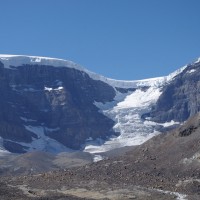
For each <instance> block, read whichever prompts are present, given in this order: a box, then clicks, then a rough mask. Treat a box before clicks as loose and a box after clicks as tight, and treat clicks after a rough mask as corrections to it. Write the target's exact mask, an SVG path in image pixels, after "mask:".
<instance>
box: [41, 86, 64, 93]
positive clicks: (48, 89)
mask: <svg viewBox="0 0 200 200" xmlns="http://www.w3.org/2000/svg"><path fill="white" fill-rule="evenodd" d="M44 90H46V91H49V92H51V91H59V90H63V87H62V86H60V87H58V88H49V87H44Z"/></svg>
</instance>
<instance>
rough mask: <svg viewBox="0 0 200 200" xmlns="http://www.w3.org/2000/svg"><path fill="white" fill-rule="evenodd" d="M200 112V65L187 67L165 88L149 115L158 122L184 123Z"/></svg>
mask: <svg viewBox="0 0 200 200" xmlns="http://www.w3.org/2000/svg"><path fill="white" fill-rule="evenodd" d="M199 111H200V63H199V62H196V63H194V64H190V65H188V66H187V68H186V69H185V70H183V72H182V73H180V74H178V75H177V76H176V77H175V78H174V79H173V80H172V81H171V82H169V83H168V84H167V85H166V86H164V88H163V92H162V94H161V95H160V97H159V99H158V101H157V103H156V105H155V106H154V107H153V108H152V111H151V112H150V113H149V116H150V117H151V120H153V121H156V122H166V121H171V120H174V121H179V122H183V121H185V120H187V119H188V118H189V117H191V116H193V115H194V114H196V113H197V112H199Z"/></svg>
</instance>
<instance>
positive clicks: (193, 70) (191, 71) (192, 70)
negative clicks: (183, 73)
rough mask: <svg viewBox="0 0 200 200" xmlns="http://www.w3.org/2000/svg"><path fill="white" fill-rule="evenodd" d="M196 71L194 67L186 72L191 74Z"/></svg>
mask: <svg viewBox="0 0 200 200" xmlns="http://www.w3.org/2000/svg"><path fill="white" fill-rule="evenodd" d="M195 71H196V69H191V70H190V71H188V72H187V74H192V73H194V72H195Z"/></svg>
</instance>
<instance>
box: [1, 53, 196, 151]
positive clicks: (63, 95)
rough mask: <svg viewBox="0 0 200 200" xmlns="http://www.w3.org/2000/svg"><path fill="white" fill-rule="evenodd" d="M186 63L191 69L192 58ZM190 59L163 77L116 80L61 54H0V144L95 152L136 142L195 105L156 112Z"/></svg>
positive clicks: (27, 148) (23, 148)
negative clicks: (181, 66) (55, 55)
mask: <svg viewBox="0 0 200 200" xmlns="http://www.w3.org/2000/svg"><path fill="white" fill-rule="evenodd" d="M194 65H195V66H194ZM191 66H193V67H195V70H197V71H198V70H199V68H198V66H199V61H197V62H196V63H194V64H191ZM191 66H184V67H183V68H181V69H179V70H177V71H176V72H174V73H172V74H170V75H169V76H166V77H159V78H153V79H146V80H139V81H118V80H113V79H108V78H105V77H103V76H100V75H97V74H95V73H92V72H89V71H88V70H86V69H84V68H82V67H80V66H79V65H77V64H75V63H73V62H70V61H65V60H61V59H53V58H45V57H36V56H17V55H16V56H15V55H0V91H1V94H2V98H1V99H0V109H1V113H0V146H1V151H6V150H7V151H10V152H14V153H24V152H27V151H37V150H39V151H46V152H54V153H55V152H63V151H65V152H66V151H71V149H79V150H80V149H81V150H84V151H87V152H91V153H93V152H97V153H98V152H103V151H107V150H111V149H114V148H116V147H123V146H132V145H138V144H141V143H142V142H144V141H146V140H147V139H149V138H150V137H152V136H154V135H156V134H158V132H157V130H160V129H161V128H162V127H167V126H171V125H174V124H176V123H177V124H178V123H180V122H182V121H183V120H185V119H186V118H187V117H189V116H191V115H192V114H195V113H196V112H198V110H199V109H198V108H197V107H198V102H196V103H195V104H194V106H193V108H190V110H191V115H190V114H185V112H190V110H187V109H185V110H184V109H183V112H181V113H180V114H179V115H180V117H179V118H177V117H175V114H174V115H171V117H164V116H165V115H166V114H165V110H164V112H161V111H162V109H163V108H161V107H162V103H160V102H162V101H161V98H162V96H163V95H165V94H166V95H167V94H168V93H167V92H166V91H168V90H169V89H168V88H169V87H170V85H173V84H174V82H176V81H177V82H178V83H179V85H181V83H184V84H185V83H186V82H187V84H190V81H192V80H193V78H192V77H190V78H188V77H187V76H185V77H186V79H187V81H185V82H183V81H182V82H180V80H179V79H180V78H179V77H183V74H185V73H186V74H187V71H188V70H193V68H191ZM190 68H191V69H190ZM195 74H196V72H195V73H190V76H196V78H195V80H196V82H195V87H198V84H197V82H198V74H197V75H195ZM183 78H184V77H183ZM193 85H194V84H193ZM171 87H172V86H171ZM174 87H176V85H175V86H174ZM190 89H191V88H190ZM170 95H171V93H170ZM195 95H196V93H195V94H192V96H193V97H194V96H195ZM171 96H172V95H171ZM179 96H180V97H179ZM190 96H191V95H190ZM196 96H197V95H196ZM182 97H183V96H181V93H180V92H179V93H178V95H177V97H176V98H175V100H174V102H176V100H177V99H183V100H184V98H182ZM169 98H171V97H169ZM163 99H166V98H165V97H164V98H163ZM157 100H158V101H157ZM187 100H188V101H190V99H189V98H188V99H187ZM160 104H161V105H160ZM179 104H182V103H180V102H179ZM159 105H160V106H159ZM184 105H185V104H184ZM166 106H167V104H166ZM152 107H153V109H152ZM160 108H161V109H160ZM178 109H179V107H177V110H176V112H177V113H178V111H179V110H178ZM158 112H160V113H161V114H160V115H157V113H158ZM147 113H148V114H147ZM141 116H143V118H141ZM155 116H159V120H158V119H157V118H156V117H155ZM181 117H182V118H181ZM144 119H145V120H144ZM149 119H151V120H149ZM175 121H177V122H175ZM166 122H167V123H166ZM136 130H137V131H136ZM99 148H100V149H99Z"/></svg>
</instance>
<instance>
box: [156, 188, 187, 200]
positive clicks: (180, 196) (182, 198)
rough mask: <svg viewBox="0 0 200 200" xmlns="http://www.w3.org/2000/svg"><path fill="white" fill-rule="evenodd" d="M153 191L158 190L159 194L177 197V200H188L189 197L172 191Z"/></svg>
mask: <svg viewBox="0 0 200 200" xmlns="http://www.w3.org/2000/svg"><path fill="white" fill-rule="evenodd" d="M153 190H156V191H158V192H162V193H165V194H172V195H175V196H176V199H177V200H187V199H186V197H187V195H185V194H180V193H178V192H171V191H166V190H160V189H153Z"/></svg>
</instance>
